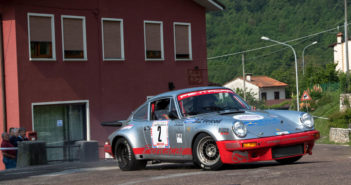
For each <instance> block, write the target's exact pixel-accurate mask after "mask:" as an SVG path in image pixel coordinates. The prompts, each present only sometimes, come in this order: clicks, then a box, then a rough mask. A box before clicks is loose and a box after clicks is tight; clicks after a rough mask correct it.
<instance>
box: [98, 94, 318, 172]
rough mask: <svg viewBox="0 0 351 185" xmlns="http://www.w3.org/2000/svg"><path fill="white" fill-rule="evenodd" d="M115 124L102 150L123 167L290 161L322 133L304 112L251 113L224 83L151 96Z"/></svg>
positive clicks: (307, 150)
mask: <svg viewBox="0 0 351 185" xmlns="http://www.w3.org/2000/svg"><path fill="white" fill-rule="evenodd" d="M103 125H105V126H106V125H109V124H108V123H107V124H106V123H105V124H103ZM110 125H111V124H110ZM114 125H115V126H119V127H120V128H119V129H117V130H116V131H115V132H113V133H112V134H111V135H110V136H109V137H108V142H107V143H106V144H105V147H104V148H105V152H108V153H110V154H111V155H113V156H114V157H115V158H116V159H117V161H118V165H119V167H120V169H121V170H138V169H143V168H145V166H146V164H147V161H172V162H177V161H179V162H186V161H193V162H194V163H195V165H197V166H200V167H202V168H203V169H209V170H216V169H219V168H220V167H221V166H222V165H223V164H237V163H247V162H255V161H267V160H276V161H278V162H279V163H283V164H288V163H293V162H295V161H297V160H299V159H300V158H301V157H302V156H303V155H305V154H312V148H313V146H314V142H315V140H317V139H319V137H320V135H319V132H318V131H316V130H315V129H314V122H313V117H312V116H311V115H309V114H308V113H304V112H296V111H283V110H266V111H255V110H252V109H251V107H250V106H249V105H248V104H247V103H246V102H245V101H244V100H243V99H242V98H241V97H240V96H238V95H237V94H235V93H234V92H233V91H232V90H230V89H227V88H223V87H198V88H190V89H183V90H177V91H171V92H166V93H163V94H160V95H157V96H154V97H153V98H151V99H149V100H147V101H146V102H145V103H144V104H142V105H141V106H140V107H139V108H137V109H136V110H135V111H134V112H133V113H132V114H131V115H130V117H129V118H128V120H125V121H119V122H116V123H115V124H114Z"/></svg>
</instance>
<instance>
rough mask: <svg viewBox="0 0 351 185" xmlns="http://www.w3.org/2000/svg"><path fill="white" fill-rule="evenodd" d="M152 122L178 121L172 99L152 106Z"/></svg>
mask: <svg viewBox="0 0 351 185" xmlns="http://www.w3.org/2000/svg"><path fill="white" fill-rule="evenodd" d="M150 106H151V107H150V110H151V111H150V112H151V116H150V118H151V120H174V119H178V114H177V110H176V108H175V105H174V102H173V101H172V99H170V98H166V99H160V100H156V101H153V102H151V104H150Z"/></svg>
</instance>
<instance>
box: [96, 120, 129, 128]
mask: <svg viewBox="0 0 351 185" xmlns="http://www.w3.org/2000/svg"><path fill="white" fill-rule="evenodd" d="M125 122H127V120H120V121H109V122H102V123H101V126H104V127H121V126H123V124H124V123H125Z"/></svg>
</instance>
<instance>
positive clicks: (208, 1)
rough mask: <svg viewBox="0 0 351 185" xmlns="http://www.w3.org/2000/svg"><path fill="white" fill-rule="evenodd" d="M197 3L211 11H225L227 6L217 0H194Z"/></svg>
mask: <svg viewBox="0 0 351 185" xmlns="http://www.w3.org/2000/svg"><path fill="white" fill-rule="evenodd" d="M194 1H195V2H196V3H197V4H199V5H201V6H203V7H205V8H206V11H207V12H210V11H223V10H224V9H225V6H224V5H223V4H222V3H220V2H218V1H217V0H194Z"/></svg>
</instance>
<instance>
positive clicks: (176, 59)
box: [175, 58, 193, 62]
mask: <svg viewBox="0 0 351 185" xmlns="http://www.w3.org/2000/svg"><path fill="white" fill-rule="evenodd" d="M175 61H176V62H177V61H186V62H187V61H193V59H192V58H190V59H175Z"/></svg>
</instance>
